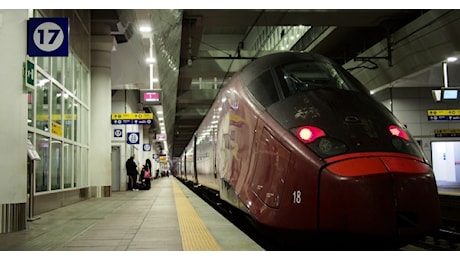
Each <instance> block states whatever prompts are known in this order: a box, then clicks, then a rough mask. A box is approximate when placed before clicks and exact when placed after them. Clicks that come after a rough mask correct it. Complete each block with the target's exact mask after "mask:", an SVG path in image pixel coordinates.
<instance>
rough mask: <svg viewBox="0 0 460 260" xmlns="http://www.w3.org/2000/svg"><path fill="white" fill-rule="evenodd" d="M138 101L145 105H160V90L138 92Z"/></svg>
mask: <svg viewBox="0 0 460 260" xmlns="http://www.w3.org/2000/svg"><path fill="white" fill-rule="evenodd" d="M140 95H141V96H140V100H141V103H142V104H146V105H161V101H162V100H161V99H162V97H161V96H162V93H161V89H148V90H140Z"/></svg>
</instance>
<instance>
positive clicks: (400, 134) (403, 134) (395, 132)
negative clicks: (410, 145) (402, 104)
mask: <svg viewBox="0 0 460 260" xmlns="http://www.w3.org/2000/svg"><path fill="white" fill-rule="evenodd" d="M388 130H390V133H391V134H392V135H394V136H397V137H401V138H402V139H404V140H406V141H409V135H408V134H407V133H406V132H405V131H404V130H402V128H401V127H399V126H395V125H390V126H389V127H388Z"/></svg>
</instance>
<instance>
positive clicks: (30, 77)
mask: <svg viewBox="0 0 460 260" xmlns="http://www.w3.org/2000/svg"><path fill="white" fill-rule="evenodd" d="M24 74H25V75H24V77H25V83H26V87H31V88H33V87H34V86H35V64H33V62H31V61H29V60H28V61H26V66H25V72H24Z"/></svg>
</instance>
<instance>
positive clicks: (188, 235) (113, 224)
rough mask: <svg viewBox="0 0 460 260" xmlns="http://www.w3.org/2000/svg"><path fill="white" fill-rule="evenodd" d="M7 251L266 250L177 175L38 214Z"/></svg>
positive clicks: (5, 240)
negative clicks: (143, 186) (139, 187)
mask: <svg viewBox="0 0 460 260" xmlns="http://www.w3.org/2000/svg"><path fill="white" fill-rule="evenodd" d="M37 217H38V219H37V220H34V221H29V222H28V223H27V228H26V229H25V230H23V231H19V232H14V233H7V234H0V250H2V251H264V249H263V248H261V247H260V246H259V245H257V244H256V243H255V242H254V241H253V240H251V239H250V238H249V237H248V236H246V235H245V234H244V233H243V232H242V231H240V230H239V229H238V228H237V227H235V226H234V225H233V224H232V223H230V222H229V221H228V220H227V219H225V218H224V217H223V216H222V215H220V214H219V213H218V212H217V211H215V210H214V209H213V208H212V207H210V206H209V205H208V204H206V203H205V202H204V201H203V200H202V199H200V198H199V197H198V196H196V194H194V193H193V192H192V191H191V190H189V189H188V188H187V187H186V186H184V185H183V184H182V183H181V182H180V181H178V180H177V179H175V178H174V177H169V178H168V177H163V178H159V179H155V180H152V188H151V189H150V190H141V191H124V192H112V196H111V197H106V198H92V199H89V200H85V201H82V202H78V203H75V204H72V205H68V206H65V207H62V208H59V209H56V210H53V211H50V212H46V213H44V214H41V215H40V216H37Z"/></svg>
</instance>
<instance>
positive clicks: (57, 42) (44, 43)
mask: <svg viewBox="0 0 460 260" xmlns="http://www.w3.org/2000/svg"><path fill="white" fill-rule="evenodd" d="M69 30H70V28H69V18H68V17H54V18H30V19H29V20H27V55H29V56H30V57H52V56H63V57H67V56H69Z"/></svg>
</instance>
